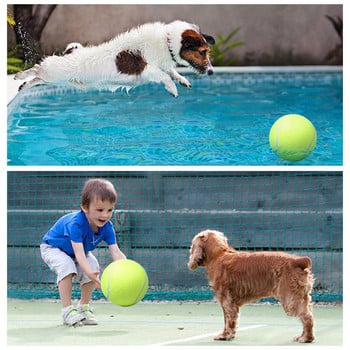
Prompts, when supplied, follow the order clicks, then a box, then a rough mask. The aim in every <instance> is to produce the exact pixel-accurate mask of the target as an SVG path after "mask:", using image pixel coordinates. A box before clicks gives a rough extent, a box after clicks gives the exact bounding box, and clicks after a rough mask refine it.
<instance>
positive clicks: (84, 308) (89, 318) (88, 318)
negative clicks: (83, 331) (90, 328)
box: [78, 304, 98, 325]
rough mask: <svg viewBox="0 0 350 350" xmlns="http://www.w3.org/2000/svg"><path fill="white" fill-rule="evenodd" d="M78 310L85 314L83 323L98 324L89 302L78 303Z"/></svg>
mask: <svg viewBox="0 0 350 350" xmlns="http://www.w3.org/2000/svg"><path fill="white" fill-rule="evenodd" d="M78 312H80V314H81V315H82V316H83V318H84V319H83V320H82V324H85V325H96V324H98V322H97V319H96V317H95V315H94V313H93V312H92V310H91V308H90V305H89V304H83V305H80V304H79V305H78Z"/></svg>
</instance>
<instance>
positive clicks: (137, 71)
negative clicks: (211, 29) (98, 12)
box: [15, 21, 215, 97]
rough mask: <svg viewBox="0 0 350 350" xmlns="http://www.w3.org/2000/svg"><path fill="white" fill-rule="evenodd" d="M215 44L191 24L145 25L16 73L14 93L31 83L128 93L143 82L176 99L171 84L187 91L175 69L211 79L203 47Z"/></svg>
mask: <svg viewBox="0 0 350 350" xmlns="http://www.w3.org/2000/svg"><path fill="white" fill-rule="evenodd" d="M214 43H215V40H214V38H213V37H212V36H210V35H205V34H202V33H201V32H200V30H199V28H198V27H197V26H196V25H195V24H190V23H187V22H183V21H174V22H171V23H169V24H164V23H161V22H156V23H147V24H144V25H141V26H139V27H138V28H134V29H132V30H130V31H128V32H125V33H122V34H120V35H118V36H117V37H115V38H114V39H112V40H111V41H109V42H106V43H103V44H101V45H98V46H88V47H82V46H81V45H78V46H77V45H75V47H74V48H73V50H69V51H68V52H67V53H69V54H65V55H63V56H57V55H52V56H48V57H46V58H44V59H43V61H42V62H41V63H40V64H36V65H35V66H34V67H32V68H30V69H28V70H25V71H22V72H18V73H17V74H16V75H15V79H26V78H28V77H32V76H34V78H33V79H32V80H29V81H26V82H25V83H23V84H22V85H21V87H20V89H23V88H27V87H30V86H33V85H36V84H64V85H67V84H71V85H74V86H76V87H79V88H82V89H91V88H92V89H109V90H112V91H115V90H116V89H118V88H126V89H130V88H132V87H135V86H138V85H141V84H145V83H148V82H155V83H163V84H164V86H165V88H166V90H168V91H169V92H170V93H171V94H172V95H173V96H175V97H177V96H178V92H177V88H176V85H175V83H174V81H173V80H175V81H177V82H179V83H180V84H182V85H184V86H186V87H191V84H190V82H189V81H188V80H187V79H186V78H184V77H183V76H181V75H180V74H179V73H178V72H177V71H176V70H175V67H176V66H185V67H191V68H193V69H194V70H195V71H196V72H197V73H199V74H208V75H211V74H213V67H212V65H211V62H210V57H209V54H210V47H209V44H214Z"/></svg>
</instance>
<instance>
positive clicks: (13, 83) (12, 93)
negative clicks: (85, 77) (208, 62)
mask: <svg viewBox="0 0 350 350" xmlns="http://www.w3.org/2000/svg"><path fill="white" fill-rule="evenodd" d="M177 70H178V71H179V72H182V73H184V72H192V71H191V70H190V69H189V68H178V69H177ZM341 71H343V66H240V67H214V72H218V73H226V72H228V73H259V72H261V73H267V72H284V73H286V72H341ZM22 83H23V80H14V74H9V75H7V104H9V103H10V102H11V101H12V100H13V99H14V98H15V97H16V95H17V93H18V88H19V86H20V85H21V84H22Z"/></svg>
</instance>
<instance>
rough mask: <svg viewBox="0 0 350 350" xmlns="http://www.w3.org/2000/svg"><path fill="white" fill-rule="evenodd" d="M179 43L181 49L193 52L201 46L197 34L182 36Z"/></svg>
mask: <svg viewBox="0 0 350 350" xmlns="http://www.w3.org/2000/svg"><path fill="white" fill-rule="evenodd" d="M181 43H182V47H183V48H184V49H188V50H195V49H197V48H198V47H200V46H201V45H202V42H201V40H200V37H199V36H198V34H197V35H196V36H194V35H191V34H190V33H189V34H187V35H185V36H183V39H182V42H181Z"/></svg>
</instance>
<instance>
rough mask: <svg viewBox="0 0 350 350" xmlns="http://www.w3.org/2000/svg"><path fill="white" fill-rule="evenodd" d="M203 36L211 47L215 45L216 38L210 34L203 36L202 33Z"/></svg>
mask: <svg viewBox="0 0 350 350" xmlns="http://www.w3.org/2000/svg"><path fill="white" fill-rule="evenodd" d="M201 34H202V35H203V38H204V39H205V41H206V42H207V43H208V44H210V45H214V44H215V39H214V37H212V36H211V35H208V34H203V33H201Z"/></svg>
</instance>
